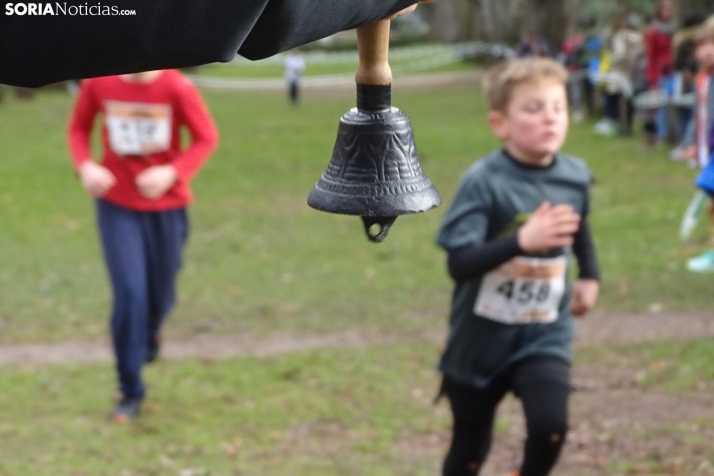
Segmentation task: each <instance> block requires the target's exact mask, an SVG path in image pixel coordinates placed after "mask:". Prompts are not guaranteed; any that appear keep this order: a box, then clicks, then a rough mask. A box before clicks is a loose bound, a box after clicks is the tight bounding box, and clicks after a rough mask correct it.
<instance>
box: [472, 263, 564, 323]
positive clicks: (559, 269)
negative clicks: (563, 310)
mask: <svg viewBox="0 0 714 476" xmlns="http://www.w3.org/2000/svg"><path fill="white" fill-rule="evenodd" d="M565 268H566V260H565V256H559V257H557V258H525V257H522V256H517V257H515V258H513V259H512V260H510V261H508V262H506V263H504V264H502V265H501V266H499V267H498V268H496V269H495V270H493V271H491V272H489V273H486V274H485V275H484V277H483V280H482V281H481V287H480V289H479V292H478V296H477V297H476V303H475V304H474V314H477V315H479V316H482V317H485V318H488V319H491V320H494V321H498V322H502V323H504V324H527V323H531V322H538V323H549V322H553V321H555V320H556V319H557V318H558V308H559V307H560V301H561V299H562V298H563V293H564V292H565Z"/></svg>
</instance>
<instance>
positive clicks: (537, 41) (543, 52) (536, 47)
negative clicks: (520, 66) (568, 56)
mask: <svg viewBox="0 0 714 476" xmlns="http://www.w3.org/2000/svg"><path fill="white" fill-rule="evenodd" d="M516 54H517V56H518V57H519V58H524V57H528V56H544V57H549V56H551V51H550V45H549V44H548V40H546V39H545V37H544V36H542V35H539V34H538V33H536V32H533V31H529V32H526V33H525V34H524V35H523V39H522V40H521V43H520V44H519V45H518V51H517V52H516Z"/></svg>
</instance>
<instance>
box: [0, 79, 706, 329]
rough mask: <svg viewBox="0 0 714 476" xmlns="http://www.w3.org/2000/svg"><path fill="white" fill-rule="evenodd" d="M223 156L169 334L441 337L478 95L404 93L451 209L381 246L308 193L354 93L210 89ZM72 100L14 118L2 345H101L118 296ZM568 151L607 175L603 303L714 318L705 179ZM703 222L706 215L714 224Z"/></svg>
mask: <svg viewBox="0 0 714 476" xmlns="http://www.w3.org/2000/svg"><path fill="white" fill-rule="evenodd" d="M205 96H206V99H207V102H208V104H209V106H210V108H211V110H212V111H213V114H214V115H215V118H216V121H217V122H218V125H219V127H220V130H221V145H220V147H219V149H218V151H217V152H216V154H215V155H214V157H213V158H212V159H211V160H210V161H209V162H208V164H207V166H206V168H205V169H204V171H203V172H202V173H201V174H200V175H199V176H198V178H197V179H196V180H195V184H194V188H195V192H196V197H197V200H196V203H195V205H194V206H192V207H191V217H192V233H191V237H190V242H189V245H188V248H187V250H186V258H185V266H184V269H183V272H182V274H181V276H180V283H179V286H180V293H179V305H178V307H177V308H176V311H175V313H174V314H173V316H172V323H171V332H173V333H175V334H177V335H190V334H191V333H194V332H197V330H202V329H204V330H205V329H209V330H210V329H214V331H216V332H220V333H232V332H246V331H249V332H254V333H257V334H266V333H272V332H274V331H277V330H281V331H297V330H300V331H305V332H323V331H333V330H339V329H347V328H352V327H355V326H359V327H378V328H406V329H424V328H434V327H438V326H441V325H442V323H443V322H444V319H445V315H446V310H447V306H448V301H449V293H450V288H451V283H450V281H449V278H448V276H447V274H446V270H445V260H444V254H443V252H442V251H441V250H439V249H438V248H437V247H436V246H435V245H434V244H433V239H434V235H435V233H436V230H437V228H438V225H439V221H440V219H441V217H442V216H443V214H444V213H445V211H446V209H447V207H448V204H449V202H450V200H451V197H452V195H453V192H454V188H455V187H456V185H457V182H458V180H459V178H460V176H461V174H462V173H463V172H464V170H465V169H466V168H467V167H468V165H469V164H470V163H471V162H472V161H473V160H475V159H476V158H478V157H479V156H481V155H483V154H485V153H486V152H488V151H489V150H491V149H493V148H494V147H497V146H498V144H497V142H496V140H495V139H494V138H493V137H492V135H491V134H490V133H489V132H488V130H487V125H486V122H485V118H484V108H485V106H484V103H483V100H482V97H481V94H480V93H479V92H478V91H477V89H476V88H470V89H459V90H448V91H439V92H438V93H437V92H435V91H423V92H399V91H396V93H395V100H394V102H395V104H396V105H397V106H400V107H401V108H402V109H403V110H405V111H406V112H407V113H408V114H409V116H410V118H411V120H412V122H413V125H414V129H415V134H416V139H417V144H418V149H419V155H420V157H421V161H422V165H423V168H424V170H425V171H426V173H427V174H428V175H429V176H430V177H431V179H432V180H433V181H434V183H435V184H436V186H437V187H438V189H439V190H440V191H441V194H442V196H443V200H444V204H443V205H442V206H441V207H440V208H437V209H436V210H433V211H430V212H428V213H424V214H419V215H412V216H405V217H401V218H399V219H398V220H397V222H396V224H395V226H394V228H393V229H392V232H391V234H390V237H389V238H388V239H387V241H385V242H384V243H383V244H379V245H375V244H372V243H370V242H368V241H367V240H366V239H365V237H364V236H363V235H362V230H361V223H360V220H359V219H357V218H354V217H345V216H336V215H330V214H325V213H321V212H317V211H314V210H312V209H310V208H309V207H308V206H307V205H306V202H305V201H306V197H307V195H308V193H309V191H310V190H311V188H312V186H313V185H314V183H315V181H316V180H317V179H318V178H319V176H320V174H321V173H322V172H323V171H324V169H325V167H326V166H327V164H328V162H329V160H330V156H331V152H332V146H333V144H334V139H335V133H336V129H337V124H338V120H339V118H340V116H341V115H342V114H343V113H344V112H346V111H347V110H348V109H349V108H350V107H351V106H352V105H353V102H354V99H353V98H352V97H351V95H336V94H329V95H327V96H325V95H317V94H312V95H308V96H307V97H306V98H305V101H304V103H303V105H302V106H301V107H300V108H297V109H293V108H291V107H289V106H288V104H287V101H285V99H284V97H283V95H282V94H259V93H212V92H207V93H206V94H205ZM71 106H72V99H71V98H70V97H69V96H67V95H64V94H42V95H40V96H39V97H37V99H36V100H35V101H33V102H30V103H20V102H17V101H14V100H10V101H6V103H5V104H3V105H2V107H0V134H1V136H2V145H3V160H2V161H1V162H0V204H1V205H2V207H0V223H2V224H3V233H2V234H0V250H2V257H3V260H2V263H3V265H2V267H1V268H0V285H1V286H2V287H3V288H4V289H5V290H6V291H7V290H10V291H11V292H5V293H3V295H2V298H1V300H0V329H1V330H2V332H0V342H20V341H26V342H30V341H56V340H63V339H67V338H91V337H96V336H103V335H104V333H105V330H106V323H105V317H106V314H107V307H108V305H109V294H108V289H107V288H108V286H107V280H106V275H105V271H104V268H103V264H102V262H101V260H100V252H99V248H98V240H97V235H96V231H95V226H94V216H93V205H92V202H91V201H90V200H89V199H88V198H87V196H86V195H85V194H84V192H83V191H82V189H81V187H80V185H79V183H78V181H77V179H76V178H75V176H74V174H73V172H72V169H71V167H70V165H69V157H68V154H67V151H66V146H65V139H64V133H65V127H66V126H65V124H66V121H67V117H68V115H69V113H70V110H71ZM565 150H566V151H567V152H569V153H572V154H574V155H578V156H581V157H584V158H586V159H587V160H588V162H589V164H590V166H591V168H592V169H593V171H594V174H595V177H596V184H595V186H594V188H593V200H592V201H593V205H592V209H593V215H592V223H593V228H594V233H595V237H596V241H597V245H598V249H599V256H600V261H601V265H602V269H603V276H604V280H603V290H602V297H601V300H600V303H599V305H598V306H599V309H601V310H605V311H613V312H620V311H638V310H647V309H649V307H650V306H651V305H653V304H657V305H658V306H661V307H662V308H663V309H664V310H697V309H706V308H707V306H708V305H709V303H710V302H711V299H712V297H713V292H712V291H713V289H712V285H713V282H712V279H711V278H710V277H709V276H706V275H704V276H702V275H695V274H691V273H689V272H687V271H686V270H685V268H684V262H685V260H686V259H687V258H688V257H690V256H693V255H695V254H697V253H698V252H700V251H701V250H702V249H703V247H704V246H705V243H706V234H707V229H706V224H705V223H700V226H699V228H698V229H697V230H696V231H695V236H694V237H693V238H692V241H691V242H690V243H687V244H682V243H680V241H679V238H678V236H677V230H678V226H679V220H680V217H681V214H682V213H683V210H684V208H685V206H686V204H687V203H688V201H689V199H690V198H691V196H692V194H693V192H694V187H693V185H692V181H693V179H694V176H695V172H694V171H692V170H689V169H687V168H686V167H684V166H683V165H682V164H680V163H672V162H670V161H668V160H667V159H666V158H665V151H664V150H656V151H645V150H644V149H643V147H642V144H641V140H640V139H639V138H633V139H621V138H618V139H613V138H605V137H600V136H595V135H594V134H592V132H591V126H590V125H589V124H584V125H575V126H573V127H572V128H571V134H570V137H569V139H568V142H567V144H566V147H565ZM703 221H704V220H703Z"/></svg>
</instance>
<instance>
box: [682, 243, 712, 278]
mask: <svg viewBox="0 0 714 476" xmlns="http://www.w3.org/2000/svg"><path fill="white" fill-rule="evenodd" d="M687 269H688V270H689V271H691V272H693V273H714V249H711V250H707V251H705V252H704V253H702V254H701V255H699V256H697V257H695V258H691V259H689V260H687Z"/></svg>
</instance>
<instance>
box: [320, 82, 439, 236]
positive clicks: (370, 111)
mask: <svg viewBox="0 0 714 476" xmlns="http://www.w3.org/2000/svg"><path fill="white" fill-rule="evenodd" d="M307 203H308V205H310V206H311V207H313V208H316V209H318V210H322V211H325V212H330V213H339V214H343V215H358V216H361V217H362V221H363V223H364V227H365V231H366V233H367V237H368V238H369V239H370V240H371V241H375V242H381V241H383V240H384V239H385V238H386V237H387V233H388V231H389V228H390V227H391V225H392V224H393V223H394V220H396V219H397V216H399V215H405V214H409V213H418V212H424V211H427V210H430V209H432V208H434V207H436V206H438V205H439V204H440V203H441V197H440V196H439V192H438V191H437V190H436V187H434V184H433V183H432V182H431V180H429V178H428V177H427V176H426V174H424V171H423V170H422V168H421V165H420V164H419V158H418V157H417V150H416V143H415V142H414V133H413V131H412V126H411V122H410V121H409V118H408V117H407V115H406V114H404V113H403V112H402V111H400V110H399V109H397V108H395V107H392V106H391V85H390V84H386V85H367V84H358V85H357V107H356V108H353V109H351V110H350V111H349V112H348V113H347V114H345V115H344V116H342V118H341V119H340V125H339V128H338V131H337V140H336V141H335V148H334V150H333V152H332V159H331V160H330V164H329V165H328V166H327V170H326V171H325V173H324V174H322V177H321V178H320V180H319V181H318V182H317V184H315V187H314V188H313V189H312V192H310V196H309V197H308V199H307ZM375 225H376V226H375Z"/></svg>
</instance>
